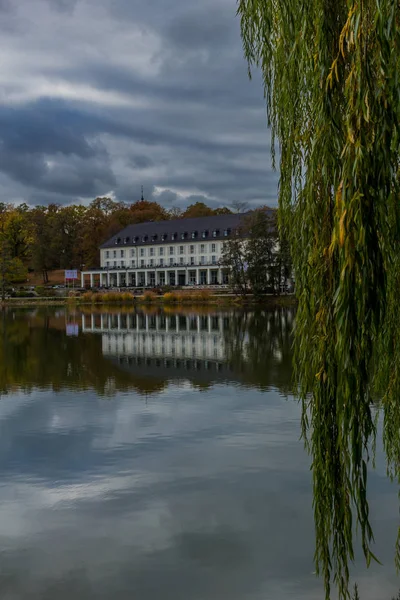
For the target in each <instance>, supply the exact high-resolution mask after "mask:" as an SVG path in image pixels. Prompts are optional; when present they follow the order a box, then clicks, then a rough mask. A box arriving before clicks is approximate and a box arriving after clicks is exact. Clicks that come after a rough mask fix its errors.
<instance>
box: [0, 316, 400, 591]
mask: <svg viewBox="0 0 400 600" xmlns="http://www.w3.org/2000/svg"><path fill="white" fill-rule="evenodd" d="M1 316H2V319H0V328H1V329H0V331H1V335H0V386H1V390H3V393H7V395H6V396H4V395H3V396H2V398H1V401H0V475H1V476H0V482H1V483H0V552H1V556H2V561H1V569H0V598H1V599H2V600H3V598H4V599H5V600H50V599H51V600H53V598H57V600H70V599H71V598H77V599H78V600H94V599H96V600H98V599H100V600H111V599H112V600H130V599H131V598H140V600H159V599H160V598H166V599H167V600H169V599H171V600H276V599H279V600H295V599H296V600H321V598H322V597H323V590H322V584H321V581H318V580H317V579H316V578H315V576H314V575H313V568H314V567H313V551H314V526H313V520H312V510H311V507H312V492H311V489H312V488H311V481H310V480H311V474H310V470H309V469H310V464H309V463H310V460H309V457H308V456H307V454H306V453H305V452H304V449H303V443H302V441H301V440H300V439H299V433H300V412H301V408H300V407H299V405H298V404H297V403H296V402H295V401H293V399H292V398H291V397H290V396H287V395H286V393H287V392H288V391H290V375H291V350H290V344H291V333H290V331H291V324H292V321H293V318H294V314H293V312H292V311H287V310H278V311H272V312H266V311H260V312H242V311H233V312H224V311H217V310H208V309H205V310H202V311H198V312H194V311H191V310H186V311H182V310H170V311H165V312H163V311H159V310H152V309H151V310H145V311H139V312H135V311H131V310H128V311H124V310H114V311H97V312H93V313H92V312H91V311H88V312H87V313H80V312H75V313H74V312H72V311H70V312H65V311H63V310H60V311H51V310H43V309H42V310H34V311H32V310H29V311H28V310H26V311H8V312H5V311H4V312H3V313H2V315H1ZM26 392H29V393H26ZM145 392H146V395H147V397H148V398H147V399H148V401H146V399H145V397H144V396H143V394H144V393H145ZM282 392H284V394H282ZM149 394H150V396H149ZM108 396H112V401H110V398H109V397H108ZM377 462H378V469H377V471H376V472H375V473H373V475H372V477H371V514H372V515H373V518H374V529H375V531H376V533H377V543H378V549H377V553H378V554H379V557H380V559H381V560H382V561H383V563H384V567H382V568H381V567H378V566H376V565H373V568H372V569H371V571H369V572H365V570H364V568H363V567H362V566H361V568H359V566H356V568H355V569H356V572H355V576H356V579H357V580H358V581H359V583H360V590H361V598H362V600H389V599H390V598H391V595H394V593H395V592H396V591H397V588H398V579H397V578H396V575H395V573H394V571H393V562H392V547H393V540H394V538H395V535H396V520H397V509H398V506H397V498H396V494H395V493H393V487H391V485H390V482H389V481H388V480H387V479H386V478H385V477H384V473H385V463H384V454H383V453H382V451H381V449H380V448H378V453H377Z"/></svg>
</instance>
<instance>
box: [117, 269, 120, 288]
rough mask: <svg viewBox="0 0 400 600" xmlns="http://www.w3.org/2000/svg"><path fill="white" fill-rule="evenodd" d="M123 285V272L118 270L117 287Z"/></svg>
mask: <svg viewBox="0 0 400 600" xmlns="http://www.w3.org/2000/svg"><path fill="white" fill-rule="evenodd" d="M120 286H121V273H120V272H119V271H117V287H120Z"/></svg>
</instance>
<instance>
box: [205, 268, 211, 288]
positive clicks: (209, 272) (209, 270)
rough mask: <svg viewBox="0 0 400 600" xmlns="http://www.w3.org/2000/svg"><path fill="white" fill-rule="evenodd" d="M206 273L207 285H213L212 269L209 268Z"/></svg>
mask: <svg viewBox="0 0 400 600" xmlns="http://www.w3.org/2000/svg"><path fill="white" fill-rule="evenodd" d="M206 272H207V275H206V277H207V279H206V281H207V285H210V283H211V269H210V267H207V270H206Z"/></svg>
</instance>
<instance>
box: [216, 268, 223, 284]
mask: <svg viewBox="0 0 400 600" xmlns="http://www.w3.org/2000/svg"><path fill="white" fill-rule="evenodd" d="M217 281H218V283H222V271H221V269H218V271H217Z"/></svg>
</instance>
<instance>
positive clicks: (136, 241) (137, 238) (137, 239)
mask: <svg viewBox="0 0 400 600" xmlns="http://www.w3.org/2000/svg"><path fill="white" fill-rule="evenodd" d="M138 241H139V237H138V236H136V237H135V244H137V243H138Z"/></svg>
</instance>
